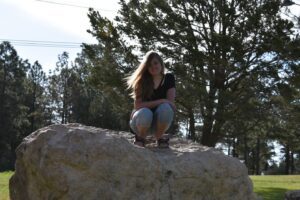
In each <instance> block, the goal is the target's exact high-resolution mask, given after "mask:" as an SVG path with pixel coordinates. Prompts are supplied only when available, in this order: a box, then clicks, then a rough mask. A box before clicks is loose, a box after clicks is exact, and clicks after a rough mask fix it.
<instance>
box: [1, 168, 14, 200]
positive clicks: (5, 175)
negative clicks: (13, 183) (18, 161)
mask: <svg viewBox="0 0 300 200" xmlns="http://www.w3.org/2000/svg"><path fill="white" fill-rule="evenodd" d="M13 173H14V172H13V171H7V172H0V200H9V192H8V180H9V178H10V177H11V176H12V175H13Z"/></svg>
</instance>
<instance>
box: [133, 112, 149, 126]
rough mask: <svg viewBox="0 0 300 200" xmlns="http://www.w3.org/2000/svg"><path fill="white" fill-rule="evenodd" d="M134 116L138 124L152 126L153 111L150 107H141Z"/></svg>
mask: <svg viewBox="0 0 300 200" xmlns="http://www.w3.org/2000/svg"><path fill="white" fill-rule="evenodd" d="M133 118H135V121H136V124H135V125H136V126H146V127H149V126H151V123H152V118H153V113H152V111H151V110H150V109H149V108H145V107H144V108H140V109H138V110H137V111H136V112H135V113H134V114H133Z"/></svg>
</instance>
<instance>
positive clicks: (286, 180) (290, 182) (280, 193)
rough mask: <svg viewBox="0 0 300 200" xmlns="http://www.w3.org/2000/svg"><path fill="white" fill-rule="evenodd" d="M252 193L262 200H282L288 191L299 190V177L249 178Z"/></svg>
mask: <svg viewBox="0 0 300 200" xmlns="http://www.w3.org/2000/svg"><path fill="white" fill-rule="evenodd" d="M249 177H250V179H251V180H252V182H253V185H254V192H255V193H256V194H258V195H259V196H262V197H263V199H264V200H282V199H284V193H285V192H286V191H288V190H300V175H265V176H249Z"/></svg>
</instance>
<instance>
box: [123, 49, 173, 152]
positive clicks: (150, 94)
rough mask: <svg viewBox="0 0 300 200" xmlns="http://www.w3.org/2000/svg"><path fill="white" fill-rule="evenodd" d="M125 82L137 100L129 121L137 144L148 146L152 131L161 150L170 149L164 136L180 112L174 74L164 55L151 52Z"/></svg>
mask: <svg viewBox="0 0 300 200" xmlns="http://www.w3.org/2000/svg"><path fill="white" fill-rule="evenodd" d="M125 79H126V80H127V85H128V88H127V89H132V93H131V94H130V96H131V97H132V98H133V99H134V109H133V110H132V112H131V116H130V122H129V125H130V128H131V132H132V133H134V134H135V140H134V144H135V145H138V146H142V147H145V138H146V136H147V134H148V133H149V132H150V133H151V134H152V133H154V135H155V138H156V144H157V146H158V147H168V146H169V144H168V141H169V138H163V137H162V135H163V134H164V132H165V131H167V130H168V128H169V127H170V125H171V123H172V121H173V118H174V114H175V112H176V107H175V103H174V101H175V77H174V75H173V74H172V73H170V72H168V73H165V65H164V62H163V60H162V58H161V57H160V55H159V54H158V53H156V52H154V51H149V52H147V54H146V55H145V57H144V59H143V61H142V62H141V64H140V65H139V66H138V68H137V69H136V70H135V71H134V72H133V73H132V74H131V75H130V76H128V77H126V78H125Z"/></svg>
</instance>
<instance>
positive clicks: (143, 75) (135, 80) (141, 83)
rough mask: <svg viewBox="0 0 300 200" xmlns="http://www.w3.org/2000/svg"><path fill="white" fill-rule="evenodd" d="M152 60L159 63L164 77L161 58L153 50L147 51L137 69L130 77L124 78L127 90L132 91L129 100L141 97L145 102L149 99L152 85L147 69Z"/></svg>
mask: <svg viewBox="0 0 300 200" xmlns="http://www.w3.org/2000/svg"><path fill="white" fill-rule="evenodd" d="M153 58H157V59H158V61H159V62H160V64H161V67H162V69H161V74H162V75H164V73H165V64H164V62H163V59H162V58H161V56H160V55H159V54H158V53H157V52H155V51H153V50H151V51H148V52H147V53H146V55H145V56H144V58H143V60H142V62H141V63H140V65H139V66H138V67H137V69H136V70H135V71H134V72H133V73H132V74H131V75H129V76H127V77H125V80H126V83H127V86H128V87H127V89H131V90H132V92H131V93H130V96H131V98H133V99H137V98H139V97H142V100H143V101H145V100H147V99H148V98H150V97H151V95H152V93H153V89H154V83H153V78H152V75H151V74H150V73H149V71H148V68H149V67H150V65H151V61H152V59H153Z"/></svg>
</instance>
